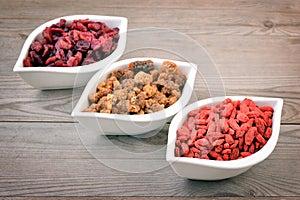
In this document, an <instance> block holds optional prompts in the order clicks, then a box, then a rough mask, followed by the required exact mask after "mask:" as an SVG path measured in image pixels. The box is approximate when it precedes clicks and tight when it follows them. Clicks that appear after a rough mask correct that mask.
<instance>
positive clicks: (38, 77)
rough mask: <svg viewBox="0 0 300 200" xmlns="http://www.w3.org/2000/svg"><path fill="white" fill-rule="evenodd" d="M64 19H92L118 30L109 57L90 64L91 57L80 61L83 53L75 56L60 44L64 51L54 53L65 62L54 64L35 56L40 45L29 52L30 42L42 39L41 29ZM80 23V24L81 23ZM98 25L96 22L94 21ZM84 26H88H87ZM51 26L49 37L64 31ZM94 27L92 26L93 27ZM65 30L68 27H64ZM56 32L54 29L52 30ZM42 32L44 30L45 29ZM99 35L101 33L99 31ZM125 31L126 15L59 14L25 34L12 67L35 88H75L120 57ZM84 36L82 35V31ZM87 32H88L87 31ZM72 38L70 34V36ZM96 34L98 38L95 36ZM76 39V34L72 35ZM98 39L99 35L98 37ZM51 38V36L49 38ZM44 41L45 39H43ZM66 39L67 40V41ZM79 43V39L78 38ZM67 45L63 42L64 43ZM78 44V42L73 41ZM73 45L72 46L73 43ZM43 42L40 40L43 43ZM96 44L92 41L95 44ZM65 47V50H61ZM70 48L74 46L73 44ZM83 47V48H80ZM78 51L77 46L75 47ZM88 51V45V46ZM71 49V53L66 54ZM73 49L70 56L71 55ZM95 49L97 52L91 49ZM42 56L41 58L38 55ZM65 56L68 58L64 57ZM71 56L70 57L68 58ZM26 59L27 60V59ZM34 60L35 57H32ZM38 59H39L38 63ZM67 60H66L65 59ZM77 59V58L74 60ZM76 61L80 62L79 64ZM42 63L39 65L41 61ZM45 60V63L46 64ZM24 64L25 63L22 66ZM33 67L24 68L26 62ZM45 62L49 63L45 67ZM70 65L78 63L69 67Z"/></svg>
mask: <svg viewBox="0 0 300 200" xmlns="http://www.w3.org/2000/svg"><path fill="white" fill-rule="evenodd" d="M62 19H64V20H65V22H66V24H67V25H68V24H70V23H72V22H74V20H86V19H88V20H89V21H90V22H91V23H92V22H97V23H98V22H102V23H103V24H105V25H106V26H107V27H108V28H109V29H114V28H116V30H118V40H117V42H116V43H117V46H116V48H115V46H114V50H112V51H111V52H110V54H109V55H108V56H106V57H105V56H103V57H102V58H101V56H98V57H97V58H99V59H98V60H97V59H96V61H95V62H94V61H93V63H92V62H91V59H86V60H85V61H83V60H80V59H79V58H81V56H82V55H78V54H77V55H76V52H78V51H73V50H74V49H72V51H68V50H67V49H68V48H69V47H67V46H64V45H62V47H59V48H60V49H62V50H63V51H64V52H65V53H64V54H63V55H60V54H57V55H56V57H57V58H60V57H64V56H65V58H64V59H65V60H64V62H61V61H58V60H56V63H55V64H54V61H55V60H54V61H52V62H51V59H48V60H46V59H45V60H46V61H45V60H43V59H44V58H43V57H42V56H37V54H36V53H35V52H34V51H37V52H38V51H40V47H37V46H34V47H33V48H35V49H34V51H32V46H31V45H32V43H33V42H35V41H36V40H42V39H44V35H43V31H44V30H45V29H46V28H47V27H51V26H55V25H54V24H59V23H60V21H61V20H62ZM80 25H81V24H80ZM96 25H97V24H96ZM86 27H87V25H86ZM86 27H83V29H82V32H84V31H86ZM89 27H92V25H89ZM55 28H56V27H54V30H53V31H54V32H53V33H52V36H51V37H52V38H54V37H56V36H57V35H59V34H61V35H63V34H65V33H60V32H61V30H58V29H55ZM92 28H94V30H95V27H92ZM65 30H66V31H68V29H65ZM55 31H57V32H55ZM87 32H89V33H91V32H93V31H91V30H88V31H87ZM95 32H96V31H94V32H93V34H95V35H96V33H95ZM44 34H45V32H44ZM99 34H100V33H99ZM126 34H127V18H125V17H117V16H100V15H71V16H64V17H59V18H56V19H53V20H51V21H48V22H46V23H44V24H42V25H40V26H39V27H37V28H36V29H35V30H34V31H32V33H31V34H30V35H29V36H28V38H27V39H26V41H25V43H24V45H23V48H22V50H21V53H20V55H19V58H18V60H17V62H16V64H15V66H14V69H13V70H14V72H16V73H18V74H19V75H20V76H21V78H22V79H24V81H25V82H27V83H28V84H29V85H31V86H32V87H34V88H38V89H41V90H46V89H65V88H74V87H81V86H84V85H85V84H86V83H87V82H88V80H89V79H90V78H91V77H92V76H93V75H94V73H95V72H96V71H98V70H102V69H103V68H105V66H107V65H109V64H111V63H113V62H114V61H116V60H117V59H119V58H120V57H121V56H122V54H123V52H124V49H125V45H126ZM82 35H84V34H82ZM86 35H88V34H86ZM72 37H73V35H72ZM78 37H79V39H80V40H84V39H82V38H81V36H78ZM97 37H99V38H100V37H101V36H99V35H97ZM74 38H75V36H74ZM97 39H98V38H97ZM50 40H51V39H50ZM45 41H47V40H46V39H45ZM65 42H66V40H65V39H64V38H63V39H61V40H60V44H62V43H65ZM67 42H68V41H67ZM72 42H73V43H74V41H72ZM77 42H78V41H77ZM65 44H66V43H65ZM76 44H77V43H76ZM76 44H74V46H76ZM42 45H43V42H42ZM55 45H57V44H55ZM55 45H52V47H50V49H52V48H53V46H54V48H56V51H57V46H55ZM89 45H90V47H92V44H89ZM95 45H96V44H94V46H95ZM79 46H80V44H77V47H76V48H80V47H79ZM45 48H47V49H48V50H47V52H48V51H49V48H48V47H45V46H43V49H42V51H44V52H45V53H44V54H43V56H45V55H46V54H47V52H46V50H45ZM63 48H65V49H63ZM72 48H73V47H72ZM83 48H85V47H83ZM77 50H78V49H77ZM89 50H91V48H90V49H89ZM30 51H32V53H33V54H30ZM66 52H70V54H68V53H66ZM72 52H73V55H72ZM94 52H96V51H94ZM88 53H90V57H92V56H94V57H95V55H96V54H95V55H94V54H93V55H91V54H92V53H93V51H92V50H91V51H90V52H88ZM88 53H83V54H84V55H83V56H85V55H86V57H88V56H87V55H88ZM48 54H49V55H48V56H49V57H50V56H52V58H53V59H54V57H55V56H53V53H48ZM29 56H31V57H33V58H32V59H31V61H32V63H30V59H29V58H28V57H29ZM39 57H41V58H39ZM66 57H67V58H66ZM70 57H72V59H70ZM26 59H27V60H26ZM35 59H36V60H35ZM40 59H41V60H42V61H41V62H39V61H40ZM67 59H69V60H67ZM76 59H78V60H80V61H77V60H76ZM78 62H79V63H78ZM40 63H42V64H40ZM45 63H46V64H45ZM24 64H25V65H24ZM33 64H34V66H32V67H27V66H26V65H33ZM45 65H48V66H45ZM72 65H77V66H73V67H70V66H72Z"/></svg>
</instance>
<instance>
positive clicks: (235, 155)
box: [230, 148, 240, 160]
mask: <svg viewBox="0 0 300 200" xmlns="http://www.w3.org/2000/svg"><path fill="white" fill-rule="evenodd" d="M239 154H240V150H239V149H238V148H235V149H232V151H231V154H230V160H236V159H237V158H238V157H239Z"/></svg>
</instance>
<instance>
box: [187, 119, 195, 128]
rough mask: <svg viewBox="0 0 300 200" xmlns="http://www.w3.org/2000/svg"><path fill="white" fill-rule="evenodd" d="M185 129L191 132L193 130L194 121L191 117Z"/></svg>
mask: <svg viewBox="0 0 300 200" xmlns="http://www.w3.org/2000/svg"><path fill="white" fill-rule="evenodd" d="M187 127H188V129H189V130H192V129H194V128H195V119H194V118H193V117H189V119H188V123H187Z"/></svg>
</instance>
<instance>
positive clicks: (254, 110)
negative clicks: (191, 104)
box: [176, 99, 273, 160]
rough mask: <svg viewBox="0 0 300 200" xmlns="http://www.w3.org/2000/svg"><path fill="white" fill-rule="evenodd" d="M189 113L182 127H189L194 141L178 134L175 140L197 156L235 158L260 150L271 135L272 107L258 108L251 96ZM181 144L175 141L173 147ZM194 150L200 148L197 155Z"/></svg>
mask: <svg viewBox="0 0 300 200" xmlns="http://www.w3.org/2000/svg"><path fill="white" fill-rule="evenodd" d="M220 115H221V116H222V118H221V119H220V118H219V116H220ZM188 116H189V118H188V120H186V121H185V122H184V123H183V126H182V127H185V128H184V130H188V129H191V130H192V131H186V132H189V133H188V134H189V135H190V137H191V138H193V140H196V141H195V142H194V143H193V140H192V139H189V140H188V141H186V140H182V139H183V138H184V139H185V137H181V136H180V134H178V136H177V139H179V140H180V142H183V143H186V142H187V143H188V144H189V146H190V151H192V152H193V154H194V157H197V158H198V157H200V158H202V159H213V160H235V159H239V158H243V157H247V156H249V155H252V154H254V153H255V152H257V151H258V150H259V149H261V148H262V147H263V146H264V145H265V144H266V142H267V140H268V138H270V137H271V134H272V128H271V125H272V119H271V117H272V116H273V110H272V108H271V107H263V110H261V109H260V108H259V107H258V106H257V105H256V104H255V103H254V102H253V101H252V100H251V99H245V100H244V101H242V102H240V101H231V99H226V100H224V101H223V102H222V103H219V104H216V105H215V106H206V107H203V108H201V109H196V110H193V111H190V112H189V114H188ZM182 127H181V128H179V129H178V131H179V130H181V129H182ZM187 127H188V128H187ZM179 132H180V131H179ZM191 132H192V133H191ZM181 145H182V144H179V145H178V144H177V142H176V147H181ZM192 149H193V150H192ZM197 151H200V152H199V155H198V153H197V155H196V152H197ZM186 156H191V153H189V154H186Z"/></svg>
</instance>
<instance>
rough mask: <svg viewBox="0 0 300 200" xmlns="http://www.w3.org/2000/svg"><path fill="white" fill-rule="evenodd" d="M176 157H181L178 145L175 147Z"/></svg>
mask: <svg viewBox="0 0 300 200" xmlns="http://www.w3.org/2000/svg"><path fill="white" fill-rule="evenodd" d="M175 157H180V150H179V148H178V147H175Z"/></svg>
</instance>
